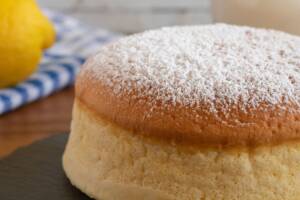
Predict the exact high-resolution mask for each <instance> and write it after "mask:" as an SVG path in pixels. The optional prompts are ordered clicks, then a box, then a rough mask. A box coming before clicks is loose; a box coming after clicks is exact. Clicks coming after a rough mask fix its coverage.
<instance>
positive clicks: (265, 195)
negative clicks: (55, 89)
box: [63, 100, 300, 200]
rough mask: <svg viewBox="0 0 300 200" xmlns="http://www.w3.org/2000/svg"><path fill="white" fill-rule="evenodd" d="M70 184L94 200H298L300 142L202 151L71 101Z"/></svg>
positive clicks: (67, 165)
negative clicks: (120, 123) (144, 132)
mask: <svg viewBox="0 0 300 200" xmlns="http://www.w3.org/2000/svg"><path fill="white" fill-rule="evenodd" d="M63 161H64V169H65V171H66V173H67V175H68V177H69V178H70V180H71V182H72V183H73V184H74V185H76V186H77V187H79V188H80V189H81V190H82V191H84V192H86V193H87V194H89V195H90V196H91V197H94V198H96V199H103V200H110V199H114V198H115V199H118V198H119V197H120V196H118V195H123V197H124V198H122V199H124V200H126V199H128V200H129V199H130V200H134V199H149V200H150V199H159V200H160V199H161V200H170V199H174V200H179V199H180V200H194V199H204V200H205V199H210V200H219V199H230V200H235V199H236V200H238V199H244V200H254V199H255V200H262V199H268V200H282V199H286V200H297V199H298V197H299V195H300V191H299V188H300V142H296V141H295V142H282V143H281V144H279V145H265V146H260V147H243V148H241V147H234V148H225V147H224V148H222V147H209V148H206V147H201V146H196V147H195V146H188V145H182V144H177V143H174V142H173V143H171V142H165V140H162V141H158V140H156V139H155V140H154V139H152V138H151V137H144V136H142V135H141V134H135V133H133V132H130V131H127V130H124V129H123V128H122V127H119V126H118V125H116V124H115V123H112V122H110V121H108V120H105V119H103V118H101V117H100V116H99V115H98V114H95V112H94V111H91V110H90V109H89V108H87V107H86V105H84V104H82V103H80V102H78V100H77V101H76V102H75V105H74V113H73V122H72V131H71V135H70V139H69V141H68V145H67V148H66V151H65V153H64V158H63Z"/></svg>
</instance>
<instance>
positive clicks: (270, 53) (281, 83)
mask: <svg viewBox="0 0 300 200" xmlns="http://www.w3.org/2000/svg"><path fill="white" fill-rule="evenodd" d="M93 62H94V64H93V65H89V66H87V68H86V69H85V70H91V71H92V72H93V74H94V77H95V78H97V79H98V80H100V81H101V82H102V84H105V85H106V86H109V87H111V88H112V90H113V91H114V92H115V93H116V94H122V93H130V92H131V91H132V90H133V89H134V90H135V91H138V93H137V94H136V95H137V96H140V97H143V96H151V97H153V101H156V100H157V101H160V102H172V103H174V104H181V105H184V106H195V105H196V106H197V104H199V103H201V102H202V103H203V102H204V103H206V104H209V105H210V106H211V109H212V110H213V109H214V106H215V104H219V105H220V104H221V105H223V106H224V109H226V108H229V107H230V105H234V104H237V103H239V105H240V106H241V107H242V109H243V108H245V109H246V108H248V107H258V106H259V105H260V104H261V103H267V104H270V105H276V104H279V103H285V102H287V103H293V104H297V105H299V104H300V38H298V37H296V36H292V35H288V34H286V33H282V32H277V31H272V30H263V29H254V28H250V27H238V26H231V25H225V24H216V25H206V26H186V27H170V28H162V29H159V30H153V31H147V32H144V33H140V34H136V35H132V36H129V37H125V38H122V39H121V40H119V41H117V42H114V43H112V44H109V45H107V46H105V47H103V48H102V49H101V50H100V51H99V52H98V54H97V55H96V56H95V57H94V58H93Z"/></svg>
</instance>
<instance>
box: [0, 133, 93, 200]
mask: <svg viewBox="0 0 300 200" xmlns="http://www.w3.org/2000/svg"><path fill="white" fill-rule="evenodd" d="M67 137H68V136H67V134H61V135H58V136H54V137H51V138H49V139H46V140H43V141H40V142H37V143H35V144H33V145H31V146H28V147H25V148H22V149H19V150H18V151H16V152H15V153H13V154H12V155H11V156H9V157H7V158H4V159H3V160H0V200H48V199H49V200H50V199H51V200H88V199H89V198H88V197H87V196H85V195H84V194H83V193H81V192H80V191H79V190H77V189H76V188H75V187H73V186H72V185H71V184H70V182H69V180H68V179H67V177H66V176H65V174H64V172H63V169H62V164H61V157H62V153H63V151H64V148H65V144H66V141H67Z"/></svg>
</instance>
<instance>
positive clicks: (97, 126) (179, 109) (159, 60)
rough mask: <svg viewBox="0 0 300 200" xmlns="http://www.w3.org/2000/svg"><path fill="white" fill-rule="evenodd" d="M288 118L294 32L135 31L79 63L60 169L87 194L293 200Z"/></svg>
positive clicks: (294, 102)
mask: <svg viewBox="0 0 300 200" xmlns="http://www.w3.org/2000/svg"><path fill="white" fill-rule="evenodd" d="M299 120H300V38H298V37H296V36H292V35H288V34H285V33H282V32H277V31H272V30H263V29H254V28H250V27H238V26H231V25H224V24H216V25H206V26H191V27H172V28H163V29H160V30H153V31H147V32H144V33H141V34H136V35H132V36H129V37H125V38H122V39H120V40H119V41H116V42H114V43H111V44H108V45H106V46H105V47H103V48H102V49H101V50H100V51H99V52H98V53H97V54H96V55H94V56H93V57H91V58H90V59H89V60H88V61H87V62H86V64H85V65H84V66H83V69H82V70H81V72H80V74H79V77H78V79H77V81H76V97H75V104H74V112H73V121H72V128H71V135H70V138H69V141H68V144H67V147H66V150H65V153H64V157H63V165H64V169H65V172H66V174H67V176H68V177H69V179H70V180H71V182H72V184H74V185H75V186H76V187H78V188H79V189H81V190H82V191H83V192H85V193H86V194H88V195H89V196H91V197H93V198H96V199H99V200H100V199H101V200H119V199H120V200H121V199H122V200H142V199H144V200H265V199H267V200H282V199H284V200H298V199H299V196H300V140H299V138H300V121H299Z"/></svg>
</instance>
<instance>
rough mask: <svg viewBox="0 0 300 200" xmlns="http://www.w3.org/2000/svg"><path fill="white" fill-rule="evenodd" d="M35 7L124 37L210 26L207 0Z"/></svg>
mask: <svg viewBox="0 0 300 200" xmlns="http://www.w3.org/2000/svg"><path fill="white" fill-rule="evenodd" d="M38 3H39V4H40V5H41V6H42V7H47V8H50V9H52V10H57V11H60V12H63V13H65V14H68V15H71V16H74V17H76V18H78V19H80V20H82V21H84V22H86V23H88V24H90V25H94V26H101V27H105V28H108V29H111V30H114V31H120V32H124V33H132V32H137V31H142V30H145V29H150V28H157V27H161V26H167V25H183V24H202V23H209V22H211V16H210V0H38Z"/></svg>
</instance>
